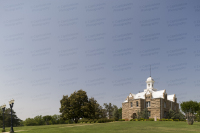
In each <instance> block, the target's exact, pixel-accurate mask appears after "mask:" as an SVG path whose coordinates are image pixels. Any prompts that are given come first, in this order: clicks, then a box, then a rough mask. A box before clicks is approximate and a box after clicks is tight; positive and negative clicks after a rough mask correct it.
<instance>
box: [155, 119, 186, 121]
mask: <svg viewBox="0 0 200 133" xmlns="http://www.w3.org/2000/svg"><path fill="white" fill-rule="evenodd" d="M157 121H186V120H185V119H180V120H179V119H157Z"/></svg>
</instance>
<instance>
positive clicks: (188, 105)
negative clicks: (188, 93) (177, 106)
mask: <svg viewBox="0 0 200 133" xmlns="http://www.w3.org/2000/svg"><path fill="white" fill-rule="evenodd" d="M199 109H200V107H199V103H198V102H196V101H192V100H190V101H186V102H182V103H181V110H182V111H183V112H184V113H187V112H189V113H191V114H194V113H196V112H197V111H198V110H199Z"/></svg>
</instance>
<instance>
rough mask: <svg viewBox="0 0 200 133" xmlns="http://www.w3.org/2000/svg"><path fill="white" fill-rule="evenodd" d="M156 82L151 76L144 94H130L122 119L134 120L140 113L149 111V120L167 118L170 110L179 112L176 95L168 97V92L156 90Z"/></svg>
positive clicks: (123, 106)
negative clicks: (145, 110)
mask: <svg viewBox="0 0 200 133" xmlns="http://www.w3.org/2000/svg"><path fill="white" fill-rule="evenodd" d="M154 82H155V81H154V80H153V78H152V77H151V76H150V77H149V78H147V81H146V84H147V87H146V89H144V92H140V93H137V94H132V93H130V94H129V96H128V97H127V98H126V100H125V101H124V102H123V103H122V119H126V118H128V119H129V120H130V119H134V118H136V116H137V112H138V111H142V110H144V109H145V108H147V109H148V114H149V118H155V117H156V118H157V119H162V118H166V116H167V114H168V112H169V110H170V109H172V110H174V111H178V110H179V104H178V103H177V98H176V95H175V94H172V95H167V93H166V90H159V91H157V89H155V88H154Z"/></svg>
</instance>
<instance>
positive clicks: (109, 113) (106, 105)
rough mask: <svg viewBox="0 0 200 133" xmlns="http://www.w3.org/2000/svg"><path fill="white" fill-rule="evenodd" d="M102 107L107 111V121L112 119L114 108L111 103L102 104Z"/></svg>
mask: <svg viewBox="0 0 200 133" xmlns="http://www.w3.org/2000/svg"><path fill="white" fill-rule="evenodd" d="M103 105H104V107H105V109H106V111H107V115H108V119H110V118H112V115H113V114H112V113H113V111H114V107H113V105H112V103H109V104H107V103H104V104H103Z"/></svg>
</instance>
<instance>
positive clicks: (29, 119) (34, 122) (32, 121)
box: [23, 118, 37, 126]
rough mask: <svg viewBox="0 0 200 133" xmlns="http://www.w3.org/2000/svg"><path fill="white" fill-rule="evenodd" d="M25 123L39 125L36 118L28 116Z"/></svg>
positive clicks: (26, 124)
mask: <svg viewBox="0 0 200 133" xmlns="http://www.w3.org/2000/svg"><path fill="white" fill-rule="evenodd" d="M23 124H24V125H25V126H36V125H37V122H36V121H35V120H34V118H27V119H26V120H25V121H24V122H23Z"/></svg>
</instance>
